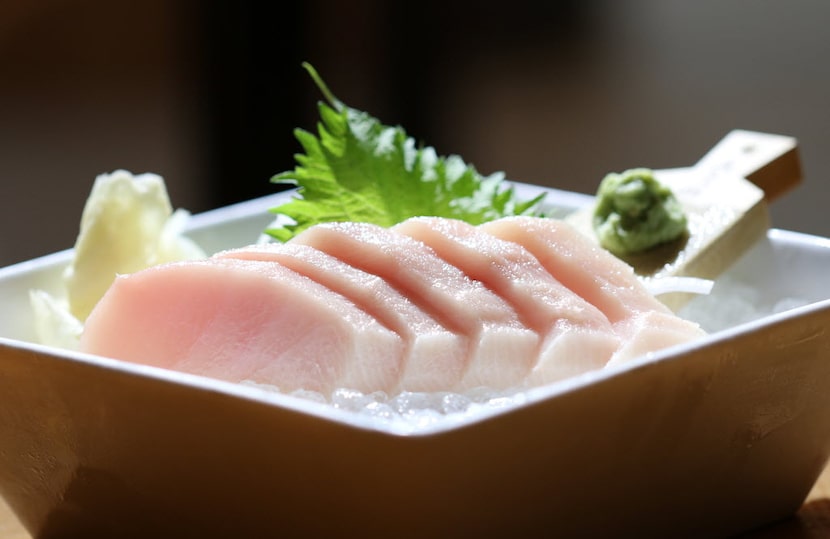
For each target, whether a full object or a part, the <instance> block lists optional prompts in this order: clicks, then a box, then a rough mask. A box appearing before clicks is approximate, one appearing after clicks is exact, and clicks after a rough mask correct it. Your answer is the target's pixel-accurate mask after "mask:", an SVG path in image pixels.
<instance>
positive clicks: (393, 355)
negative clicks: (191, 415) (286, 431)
mask: <svg viewBox="0 0 830 539" xmlns="http://www.w3.org/2000/svg"><path fill="white" fill-rule="evenodd" d="M81 349H82V350H83V351H85V352H89V353H93V354H98V355H102V356H107V357H112V358H116V359H122V360H126V361H131V362H134V363H141V364H146V365H154V366H159V367H165V368H170V369H174V370H179V371H183V372H189V373H194V374H200V375H204V376H209V377H214V378H219V379H223V380H228V381H233V382H240V381H245V380H251V381H254V382H258V383H261V384H271V385H275V386H277V387H279V388H280V389H281V390H283V391H292V390H295V389H307V390H312V391H319V392H321V393H323V394H325V395H328V394H329V393H330V392H331V391H332V390H333V389H335V388H338V387H348V388H353V389H357V390H360V391H376V390H389V389H391V388H393V387H394V386H395V385H396V384H397V380H398V378H399V377H400V367H401V361H402V358H403V343H402V342H401V339H400V337H399V336H398V335H396V334H395V333H394V332H392V331H390V330H388V329H387V328H385V327H383V326H382V325H381V324H379V323H378V322H377V320H375V319H374V318H373V317H372V316H370V315H368V314H367V313H365V312H364V311H363V310H361V309H359V308H357V307H356V306H355V305H354V304H353V303H352V302H351V301H349V300H347V299H346V298H344V297H343V296H341V295H339V294H336V293H335V292H332V291H331V290H329V289H327V288H325V287H323V286H322V285H320V284H319V283H316V282H314V281H313V280H311V279H309V278H308V277H305V276H302V275H300V274H298V273H296V272H294V271H291V270H289V269H288V268H285V267H284V266H281V265H279V264H273V263H268V262H256V261H247V260H231V259H209V260H201V261H193V262H180V263H172V264H166V265H160V266H155V267H152V268H150V269H147V270H143V271H139V272H137V273H133V274H130V275H123V276H120V277H118V278H117V279H116V281H115V283H113V285H112V287H111V288H110V289H109V291H108V292H107V293H106V294H105V295H104V297H103V299H101V301H100V302H99V303H98V305H97V306H96V307H95V309H94V310H93V312H92V313H91V314H90V316H89V318H88V319H87V322H86V327H85V330H84V333H83V336H82V338H81Z"/></svg>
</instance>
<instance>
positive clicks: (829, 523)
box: [0, 468, 830, 539]
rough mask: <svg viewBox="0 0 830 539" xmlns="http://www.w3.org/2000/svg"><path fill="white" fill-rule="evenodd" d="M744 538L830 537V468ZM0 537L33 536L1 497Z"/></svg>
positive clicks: (7, 538) (1, 538)
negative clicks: (791, 510)
mask: <svg viewBox="0 0 830 539" xmlns="http://www.w3.org/2000/svg"><path fill="white" fill-rule="evenodd" d="M739 537H740V539H825V538H826V539H830V468H827V469H825V471H824V473H823V474H822V475H821V477H819V479H818V481H817V482H816V484H815V486H814V487H813V490H812V491H811V492H810V494H809V496H808V497H807V500H806V501H805V502H804V505H803V506H802V507H801V509H800V510H799V511H798V513H796V514H795V515H793V516H792V517H791V518H788V519H785V520H782V521H780V522H778V523H775V524H772V525H769V526H764V527H763V528H761V529H758V530H754V531H751V532H747V533H745V534H742V535H740V536H739ZM0 539H32V536H31V535H30V534H29V533H27V532H26V530H25V529H23V526H21V525H20V523H19V522H18V520H17V519H16V518H15V516H14V514H12V512H11V510H10V509H9V507H8V506H7V505H6V504H5V503H4V502H3V501H2V499H0Z"/></svg>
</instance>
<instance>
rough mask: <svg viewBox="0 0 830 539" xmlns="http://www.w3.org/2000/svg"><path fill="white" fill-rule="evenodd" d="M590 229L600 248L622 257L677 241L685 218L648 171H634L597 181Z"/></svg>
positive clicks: (651, 172) (684, 232)
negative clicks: (597, 186)
mask: <svg viewBox="0 0 830 539" xmlns="http://www.w3.org/2000/svg"><path fill="white" fill-rule="evenodd" d="M593 227H594V231H595V232H596V234H597V238H599V242H600V245H602V246H603V247H604V248H605V249H607V250H609V251H611V252H612V253H614V254H615V255H618V256H624V255H631V254H635V253H640V252H643V251H647V250H649V249H651V248H653V247H656V246H658V245H661V244H664V243H668V242H670V241H674V240H676V239H678V238H680V237H681V236H683V235H684V234H686V231H687V219H686V215H685V213H684V212H683V208H682V207H681V206H680V203H679V202H678V201H677V199H676V198H675V196H674V193H672V191H671V189H669V188H668V187H667V186H665V185H664V184H662V183H660V182H659V181H657V179H656V178H655V177H654V172H653V171H652V170H651V169H647V168H634V169H630V170H626V171H625V172H622V173H620V174H617V173H611V174H608V175H607V176H605V178H603V180H602V182H600V185H599V189H598V191H597V203H596V208H595V209H594V215H593Z"/></svg>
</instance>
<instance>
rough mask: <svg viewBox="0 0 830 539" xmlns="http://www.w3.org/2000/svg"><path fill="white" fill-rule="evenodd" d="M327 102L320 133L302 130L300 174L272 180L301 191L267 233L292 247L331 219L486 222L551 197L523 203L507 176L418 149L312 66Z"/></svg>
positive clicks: (531, 211) (529, 210) (533, 209)
mask: <svg viewBox="0 0 830 539" xmlns="http://www.w3.org/2000/svg"><path fill="white" fill-rule="evenodd" d="M303 67H304V68H305V69H306V70H307V71H308V73H309V74H310V75H311V77H312V79H313V80H314V82H315V83H316V84H317V86H318V88H319V89H320V91H321V92H322V94H323V95H324V96H325V98H326V100H327V103H326V102H320V103H318V110H319V114H320V121H319V122H318V124H317V134H316V135H315V134H313V133H311V132H309V131H306V130H303V129H295V131H294V135H295V137H296V139H297V141H298V142H299V143H300V145H301V146H302V149H303V151H304V153H302V154H297V155H295V161H296V163H297V166H296V167H295V168H294V170H291V171H286V172H282V173H280V174H277V175H275V176H274V177H273V178H271V181H272V182H273V183H280V184H291V185H296V186H297V187H298V189H297V196H296V197H294V198H292V199H291V200H290V201H288V202H286V203H284V204H282V205H280V206H277V207H274V208H272V209H271V212H272V213H275V214H277V215H280V216H282V217H283V218H282V219H278V220H277V221H276V222H275V224H274V225H273V226H272V227H271V228H268V229H267V230H266V231H265V232H266V233H267V234H269V235H270V236H272V237H273V238H275V239H277V240H279V241H287V240H289V239H291V238H292V237H293V236H294V235H296V234H298V233H300V232H302V231H303V230H305V229H306V228H308V227H310V226H313V225H315V224H318V223H323V222H331V221H359V222H368V223H374V224H377V225H381V226H392V225H394V224H397V223H399V222H401V221H404V220H406V219H407V218H409V217H415V216H435V217H447V218H454V219H460V220H463V221H466V222H468V223H471V224H480V223H483V222H486V221H490V220H493V219H498V218H500V217H506V216H510V215H536V214H538V211H539V209H538V208H539V205H540V203H541V201H542V198H543V197H544V195H540V196H538V197H536V198H534V199H532V200H524V201H522V200H517V197H516V195H515V193H514V190H513V188H512V187H510V186H509V185H508V184H507V183H506V182H505V181H504V174H502V173H500V172H499V173H495V174H491V175H488V176H482V175H481V174H479V173H478V172H477V171H476V170H475V168H474V167H473V166H472V165H470V164H467V163H465V162H464V161H463V160H462V159H461V157H459V156H457V155H451V156H448V157H442V156H439V155H438V154H437V153H436V152H435V150H434V149H433V148H432V147H428V146H427V147H421V148H418V147H416V144H415V141H414V140H413V139H412V138H411V137H409V136H407V134H406V132H405V131H404V130H403V128H401V127H390V126H387V125H383V124H382V123H381V122H380V121H378V120H377V119H376V118H374V117H372V116H371V115H369V114H367V113H366V112H362V111H359V110H355V109H353V108H350V107H347V106H345V105H344V104H343V103H342V102H340V101H339V100H338V99H337V98H336V97H334V95H333V94H332V93H331V92H330V91H329V89H328V87H327V86H326V85H325V83H324V82H323V80H322V79H321V78H320V76H319V75H318V74H317V72H316V71H315V70H314V68H313V67H312V66H311V65H309V64H308V63H304V64H303Z"/></svg>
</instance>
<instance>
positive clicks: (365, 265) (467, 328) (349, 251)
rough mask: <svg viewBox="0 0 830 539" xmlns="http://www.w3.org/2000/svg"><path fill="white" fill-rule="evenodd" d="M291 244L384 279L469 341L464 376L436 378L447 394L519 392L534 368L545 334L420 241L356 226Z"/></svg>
mask: <svg viewBox="0 0 830 539" xmlns="http://www.w3.org/2000/svg"><path fill="white" fill-rule="evenodd" d="M291 243H299V244H303V245H310V246H312V247H315V248H317V249H319V250H321V251H324V252H326V253H329V254H330V255H332V256H334V257H336V258H339V259H340V260H343V261H344V262H346V263H347V264H350V265H353V266H355V267H358V268H360V269H362V270H364V271H366V272H369V273H372V274H374V275H377V276H379V277H381V278H382V279H384V280H386V281H387V282H388V283H390V284H391V285H392V286H393V287H394V288H396V289H397V290H398V291H400V292H401V294H403V295H404V296H406V297H408V298H410V299H411V300H412V301H413V302H414V303H415V304H416V305H418V306H419V307H421V308H422V309H424V310H425V311H426V312H428V313H430V314H431V315H432V316H434V317H435V318H436V319H437V320H439V321H440V322H441V323H442V324H443V325H444V326H446V327H448V328H450V329H451V330H453V331H455V332H457V333H460V334H462V335H466V336H468V337H469V339H470V341H469V342H470V350H469V355H468V362H467V365H466V367H465V369H463V370H462V371H461V372H456V371H452V372H447V371H437V372H435V373H434V376H436V377H439V378H442V379H444V383H443V385H444V386H445V387H447V388H451V389H459V390H464V389H469V388H473V387H477V386H487V387H491V388H508V387H513V386H517V385H520V384H522V383H523V381H524V380H525V378H526V377H527V375H528V373H529V372H530V370H531V368H532V367H533V365H534V364H535V362H536V354H537V351H538V345H539V344H540V337H539V335H538V334H537V333H536V332H534V331H533V330H531V329H528V328H527V327H525V326H524V325H523V324H522V323H521V321H520V320H519V318H518V316H517V315H516V312H515V311H514V310H513V308H511V307H510V305H508V304H507V303H506V302H505V301H504V300H502V299H501V298H500V297H498V296H497V295H496V294H494V293H493V292H491V291H490V290H488V289H487V288H486V287H484V285H483V284H481V283H480V282H477V281H474V280H472V279H470V278H468V277H467V276H465V275H464V274H463V273H462V272H461V270H459V269H458V268H456V267H455V266H453V265H451V264H448V263H447V262H446V261H444V260H442V259H441V258H440V257H438V256H437V255H436V254H435V253H434V252H433V251H432V250H431V249H430V248H429V247H427V246H426V245H424V244H423V243H422V242H419V241H416V240H414V239H412V238H410V237H408V236H405V235H403V234H400V233H397V232H393V231H391V230H389V229H386V228H383V227H380V226H377V225H372V224H368V223H352V222H350V223H324V224H320V225H316V226H314V227H311V228H308V229H306V230H304V231H303V232H301V233H300V234H298V235H297V236H295V237H294V238H293V239H292V240H291ZM458 375H460V377H459V378H455V379H453V377H454V376H458Z"/></svg>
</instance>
